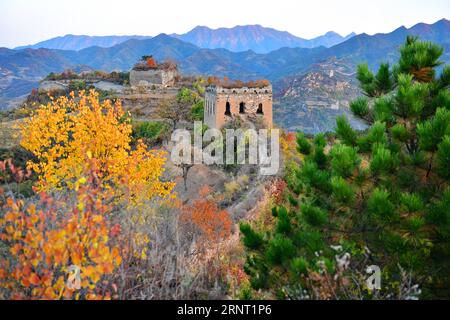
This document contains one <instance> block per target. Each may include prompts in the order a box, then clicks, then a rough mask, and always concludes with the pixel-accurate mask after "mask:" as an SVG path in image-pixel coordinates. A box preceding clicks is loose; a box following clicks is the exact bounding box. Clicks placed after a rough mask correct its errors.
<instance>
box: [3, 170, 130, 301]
mask: <svg viewBox="0 0 450 320" xmlns="http://www.w3.org/2000/svg"><path fill="white" fill-rule="evenodd" d="M7 167H9V171H11V172H14V175H15V176H16V180H17V181H19V180H20V178H21V177H22V176H23V175H24V172H23V171H22V170H21V169H20V168H14V166H13V164H12V163H11V162H1V163H0V173H2V172H3V173H4V172H5V170H6V169H7ZM97 177H98V176H97V174H96V173H95V172H91V174H90V175H89V176H88V178H87V179H86V178H81V179H79V180H78V181H77V182H76V183H75V185H74V189H73V190H70V191H69V192H65V193H59V194H54V195H50V194H47V193H44V192H42V193H40V195H39V196H38V197H36V198H29V199H26V200H23V199H19V198H17V197H15V196H13V195H12V193H11V192H9V191H8V190H3V189H1V188H0V205H1V206H0V216H1V218H0V240H1V242H2V252H1V256H0V298H1V299H51V300H55V299H111V298H113V297H114V296H115V295H116V294H117V286H116V285H115V283H114V282H113V278H114V277H113V272H114V271H115V270H116V269H117V268H118V267H119V266H120V265H121V263H122V257H121V254H122V249H121V247H120V246H119V242H118V239H117V236H118V234H119V232H120V228H118V227H117V225H113V216H114V215H112V210H113V206H112V202H111V199H112V197H113V193H112V192H111V191H109V192H105V190H104V189H102V188H100V187H99V183H98V181H95V180H97V179H98V178H97ZM0 182H3V183H4V182H5V181H4V180H3V181H2V178H0ZM4 250H6V251H4Z"/></svg>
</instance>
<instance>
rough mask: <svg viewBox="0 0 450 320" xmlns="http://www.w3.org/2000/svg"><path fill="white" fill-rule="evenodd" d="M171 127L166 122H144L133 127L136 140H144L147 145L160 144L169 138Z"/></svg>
mask: <svg viewBox="0 0 450 320" xmlns="http://www.w3.org/2000/svg"><path fill="white" fill-rule="evenodd" d="M169 132H170V127H169V125H167V124H166V123H164V122H156V121H155V122H152V121H142V122H138V123H135V124H134V125H133V137H134V139H136V140H138V139H142V140H144V141H145V142H146V143H147V144H150V145H152V144H158V143H161V142H162V141H163V140H164V139H165V138H167V136H168V134H169Z"/></svg>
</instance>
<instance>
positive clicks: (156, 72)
mask: <svg viewBox="0 0 450 320" xmlns="http://www.w3.org/2000/svg"><path fill="white" fill-rule="evenodd" d="M177 77H178V71H177V70H162V69H150V70H131V71H130V84H131V85H132V86H134V87H138V86H143V87H149V86H152V85H155V86H172V85H174V84H175V79H176V78H177Z"/></svg>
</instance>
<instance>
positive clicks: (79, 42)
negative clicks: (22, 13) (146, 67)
mask: <svg viewBox="0 0 450 320" xmlns="http://www.w3.org/2000/svg"><path fill="white" fill-rule="evenodd" d="M150 38H151V37H149V36H85V35H81V36H78V35H73V34H67V35H65V36H62V37H56V38H52V39H49V40H45V41H41V42H38V43H36V44H32V45H28V46H21V47H17V48H15V49H17V50H20V49H57V50H75V51H79V50H82V49H86V48H89V47H94V46H97V47H102V48H109V47H113V46H115V45H117V44H119V43H122V42H125V41H128V40H130V39H137V40H143V39H150Z"/></svg>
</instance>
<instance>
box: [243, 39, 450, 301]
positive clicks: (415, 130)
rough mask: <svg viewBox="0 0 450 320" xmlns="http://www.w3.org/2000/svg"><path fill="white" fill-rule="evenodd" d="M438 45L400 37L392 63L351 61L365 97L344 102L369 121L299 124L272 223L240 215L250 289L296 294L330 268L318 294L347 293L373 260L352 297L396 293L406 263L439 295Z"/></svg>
mask: <svg viewBox="0 0 450 320" xmlns="http://www.w3.org/2000/svg"><path fill="white" fill-rule="evenodd" d="M442 53H443V49H442V48H441V47H440V46H438V45H436V44H433V43H430V42H421V41H419V40H418V39H417V38H413V37H408V39H407V41H406V43H405V45H404V46H402V47H401V49H400V59H399V61H398V63H397V64H396V65H394V67H393V68H391V67H390V66H389V65H388V64H381V65H380V67H379V69H378V71H377V72H376V73H375V74H374V73H372V71H370V70H369V69H368V67H367V65H362V66H359V68H358V73H357V77H358V80H359V82H360V85H361V89H362V91H363V92H364V95H365V96H364V97H360V98H358V99H357V100H356V101H354V102H353V103H352V104H351V109H352V111H353V113H354V114H355V115H356V116H359V117H360V118H362V119H363V120H364V121H366V122H367V124H368V125H369V128H368V129H367V130H366V131H364V132H357V131H355V130H354V129H353V128H352V127H351V126H350V124H349V122H348V120H347V119H346V118H345V117H340V118H338V119H337V123H336V137H337V140H334V139H327V137H326V136H325V135H323V134H319V135H316V136H315V137H314V138H313V139H308V138H307V137H305V136H304V135H303V134H298V136H297V144H298V150H299V152H300V153H302V154H303V155H304V156H305V160H304V161H303V163H302V164H301V166H298V167H296V168H293V170H289V171H288V172H287V176H286V182H287V184H288V190H287V192H286V194H285V197H286V201H285V202H284V203H283V204H282V205H280V206H278V207H275V208H274V209H273V211H272V213H273V216H274V219H275V222H274V226H273V227H272V228H271V229H270V231H269V232H268V233H264V232H263V231H264V230H257V229H254V228H252V227H251V226H250V225H248V224H243V225H241V231H242V233H243V235H244V238H243V241H244V244H245V246H246V247H247V248H248V250H249V255H248V260H247V265H246V271H247V272H248V274H249V275H250V276H251V279H252V280H251V281H252V285H253V287H254V288H255V289H261V288H265V289H269V290H272V291H273V292H275V293H276V294H277V296H278V297H280V298H287V297H291V298H292V292H297V293H296V294H295V295H296V296H298V297H301V296H302V294H301V293H303V290H304V289H312V287H311V283H314V282H315V281H317V280H318V279H324V278H325V275H327V274H331V275H333V274H336V276H334V277H327V278H326V279H328V280H329V281H328V287H327V288H328V289H326V291H327V292H333V295H332V296H330V295H328V294H326V295H324V296H323V297H325V298H330V297H334V298H339V295H341V297H345V294H347V293H348V292H351V291H352V290H357V289H358V288H360V287H359V286H364V285H365V284H364V283H361V284H360V285H357V286H355V284H354V281H353V280H354V273H353V274H352V273H351V272H352V270H353V271H355V270H356V269H357V268H361V267H362V268H365V267H367V266H369V265H377V266H379V267H380V268H381V269H382V276H383V278H382V283H383V285H382V289H381V290H380V291H377V290H375V291H373V290H365V291H363V292H361V293H360V296H359V297H358V298H372V297H380V296H384V297H391V298H392V297H393V296H392V295H390V294H389V290H393V291H394V292H401V290H402V284H401V283H402V280H401V279H402V275H403V274H404V272H405V270H406V272H408V273H410V274H411V276H412V278H413V279H414V281H416V283H418V284H420V285H421V289H422V295H421V297H425V298H430V297H448V293H449V290H450V287H449V283H450V282H449V280H450V264H449V262H450V256H449V253H450V251H449V248H450V92H449V89H448V88H449V85H450V67H448V66H444V67H443V68H442V71H440V72H439V71H438V69H437V67H438V66H441V65H442V62H441V61H440V57H441V55H442ZM346 268H347V269H346ZM343 269H346V271H345V272H343V271H342V270H343ZM345 273H346V275H345ZM343 279H346V281H343ZM323 283H324V282H323ZM337 283H340V285H342V286H343V287H339V285H338V284H337ZM321 288H322V290H325V289H324V288H325V286H321ZM339 288H340V289H342V290H341V291H338V290H339ZM417 292H419V291H417ZM336 294H338V296H337V297H336ZM295 295H294V296H295ZM395 297H396V298H399V297H398V296H395ZM403 298H404V297H403Z"/></svg>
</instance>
